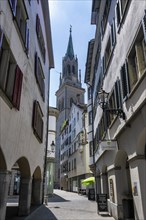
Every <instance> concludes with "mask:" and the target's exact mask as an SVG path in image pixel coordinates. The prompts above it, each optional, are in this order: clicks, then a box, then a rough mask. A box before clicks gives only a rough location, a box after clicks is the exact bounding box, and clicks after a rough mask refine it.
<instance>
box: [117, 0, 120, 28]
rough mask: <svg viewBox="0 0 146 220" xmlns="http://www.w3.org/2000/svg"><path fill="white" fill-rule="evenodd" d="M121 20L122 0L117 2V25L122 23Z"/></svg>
mask: <svg viewBox="0 0 146 220" xmlns="http://www.w3.org/2000/svg"><path fill="white" fill-rule="evenodd" d="M120 20H121V10H120V1H118V2H117V5H116V21H117V27H118V26H119V24H120Z"/></svg>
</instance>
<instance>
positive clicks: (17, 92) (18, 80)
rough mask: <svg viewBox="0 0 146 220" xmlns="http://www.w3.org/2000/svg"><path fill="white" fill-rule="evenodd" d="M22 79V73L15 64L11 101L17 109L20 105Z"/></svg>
mask: <svg viewBox="0 0 146 220" xmlns="http://www.w3.org/2000/svg"><path fill="white" fill-rule="evenodd" d="M22 79H23V74H22V72H21V70H20V68H19V67H18V66H17V67H16V73H15V83H14V90H13V99H12V103H13V105H14V107H16V108H17V109H18V110H19V107H20V98H21V90H22Z"/></svg>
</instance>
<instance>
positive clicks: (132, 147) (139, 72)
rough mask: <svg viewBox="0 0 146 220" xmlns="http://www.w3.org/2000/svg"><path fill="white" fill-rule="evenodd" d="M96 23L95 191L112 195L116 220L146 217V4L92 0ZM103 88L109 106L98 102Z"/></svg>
mask: <svg viewBox="0 0 146 220" xmlns="http://www.w3.org/2000/svg"><path fill="white" fill-rule="evenodd" d="M91 22H92V24H95V25H96V33H95V39H93V40H91V41H90V42H89V47H88V55H87V63H88V69H86V75H85V82H86V83H87V85H88V92H89V91H90V90H91V96H90V98H89V102H88V113H89V109H90V108H91V106H92V114H93V123H94V127H93V130H92V131H93V137H94V138H93V158H94V160H93V163H92V157H91V164H90V165H92V167H94V172H95V175H96V193H97V194H106V195H107V203H108V212H109V213H110V215H112V216H113V217H114V218H115V219H137V220H138V219H146V202H145V201H146V200H145V184H146V178H145V176H146V175H145V170H146V28H145V27H146V4H145V1H122V0H118V1H114V0H112V1H106V0H103V1H94V0H93V7H92V21H91ZM93 81H94V83H93ZM103 90H104V92H107V93H108V97H107V103H105V102H103V101H105V100H104V99H102V101H101V99H99V94H101V93H100V92H101V91H102V92H103ZM102 94H103V93H102ZM104 94H105V93H104ZM100 97H101V96H100ZM102 98H103V96H102ZM90 103H92V105H90Z"/></svg>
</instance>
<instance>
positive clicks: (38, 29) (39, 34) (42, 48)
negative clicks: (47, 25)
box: [36, 14, 46, 63]
mask: <svg viewBox="0 0 146 220" xmlns="http://www.w3.org/2000/svg"><path fill="white" fill-rule="evenodd" d="M36 33H37V37H38V42H39V47H40V51H41V54H42V57H43V61H44V63H45V58H46V49H45V42H44V37H43V32H42V27H41V23H40V18H39V16H38V14H37V15H36Z"/></svg>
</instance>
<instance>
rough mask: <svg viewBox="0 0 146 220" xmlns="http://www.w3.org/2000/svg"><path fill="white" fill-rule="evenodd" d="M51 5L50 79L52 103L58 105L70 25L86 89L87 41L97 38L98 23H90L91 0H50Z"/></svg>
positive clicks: (51, 104) (75, 52)
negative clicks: (63, 59)
mask: <svg viewBox="0 0 146 220" xmlns="http://www.w3.org/2000/svg"><path fill="white" fill-rule="evenodd" d="M49 7H50V18H51V30H52V41H53V52H54V61H55V68H54V69H52V70H51V78H50V106H53V107H56V96H55V92H56V91H57V90H58V88H59V76H60V75H59V73H60V72H62V58H63V57H64V55H65V53H66V50H67V45H68V39H69V29H70V25H71V26H72V39H73V47H74V54H75V55H77V57H78V68H79V69H81V73H82V86H83V87H84V88H85V89H86V85H85V84H84V75H85V64H86V57H87V48H88V41H90V40H91V39H92V38H94V35H95V26H94V25H91V7H92V0H49ZM85 96H86V94H85Z"/></svg>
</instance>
